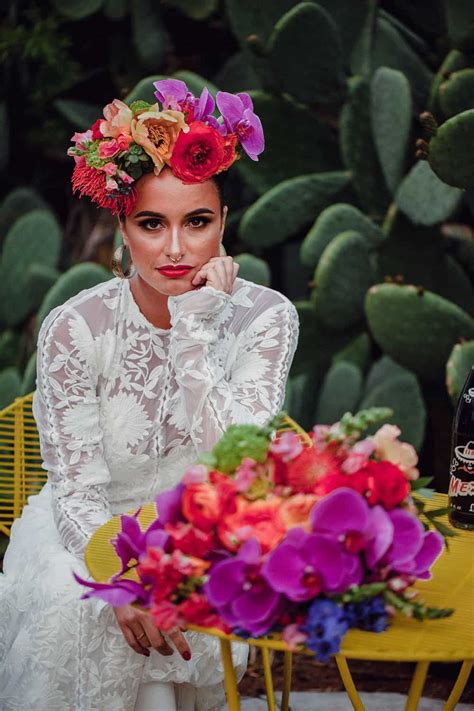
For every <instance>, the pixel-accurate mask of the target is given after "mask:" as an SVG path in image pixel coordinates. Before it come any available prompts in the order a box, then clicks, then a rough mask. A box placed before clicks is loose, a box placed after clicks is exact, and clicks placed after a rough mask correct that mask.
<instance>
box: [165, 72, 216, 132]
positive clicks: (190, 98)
mask: <svg viewBox="0 0 474 711" xmlns="http://www.w3.org/2000/svg"><path fill="white" fill-rule="evenodd" d="M153 86H154V87H155V88H156V89H157V91H155V97H156V98H157V99H158V101H160V102H161V103H162V105H163V109H173V110H174V111H183V112H184V113H188V114H189V115H188V119H187V122H188V123H190V122H191V121H202V122H203V123H207V124H209V125H210V126H213V127H214V128H219V124H218V122H217V119H216V118H214V116H213V115H212V113H213V111H214V109H215V106H216V103H215V101H214V98H213V96H212V94H210V93H209V89H207V88H206V87H204V88H203V90H202V91H201V96H200V97H199V99H196V97H195V96H194V94H192V93H191V92H190V91H189V89H188V87H187V86H186V84H185V82H184V81H181V80H180V79H162V80H161V81H155V82H153Z"/></svg>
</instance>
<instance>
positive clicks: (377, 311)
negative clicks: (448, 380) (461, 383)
mask: <svg viewBox="0 0 474 711" xmlns="http://www.w3.org/2000/svg"><path fill="white" fill-rule="evenodd" d="M365 311H366V314H367V320H368V323H369V327H370V330H371V333H372V335H373V337H374V339H375V340H376V342H377V343H378V344H379V346H380V347H381V348H382V349H383V350H384V352H385V353H387V354H388V355H389V356H391V357H392V358H394V360H396V361H397V362H398V363H400V364H401V365H403V366H405V367H406V368H408V369H410V370H412V371H413V372H414V373H417V374H418V375H419V376H420V378H422V379H423V380H427V381H430V380H431V381H432V380H437V379H439V378H443V377H444V371H445V367H446V361H447V360H448V357H449V354H450V352H451V350H452V349H453V347H454V346H455V345H456V343H458V342H459V341H461V339H471V338H474V319H472V318H471V317H470V316H469V314H467V313H466V312H465V311H463V310H462V309H460V308H459V307H458V306H455V305H454V304H452V303H451V302H449V301H447V300H446V299H443V298H441V297H440V296H438V295H437V294H433V293H432V292H430V291H424V289H423V288H420V287H415V286H398V285H395V284H377V285H376V286H373V287H371V288H370V289H369V291H368V293H367V297H366V300H365Z"/></svg>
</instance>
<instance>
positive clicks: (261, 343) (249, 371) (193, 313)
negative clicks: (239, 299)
mask: <svg viewBox="0 0 474 711" xmlns="http://www.w3.org/2000/svg"><path fill="white" fill-rule="evenodd" d="M230 298H231V295H230V294H227V293H225V292H223V291H220V290H217V289H214V288H213V287H207V286H206V287H202V288H201V289H198V290H195V291H191V292H186V293H185V294H180V295H179V296H178V297H170V298H169V299H168V308H169V310H170V313H171V322H172V325H173V328H172V331H171V334H172V335H171V360H172V363H173V366H174V368H175V372H176V379H177V382H178V385H179V388H180V390H181V394H182V402H183V407H184V410H185V414H186V419H187V422H188V426H189V430H190V435H191V438H192V440H193V442H194V444H195V445H196V448H197V450H198V452H200V451H208V450H210V449H212V448H213V446H214V444H215V443H216V442H217V441H218V439H219V438H220V437H221V435H222V434H223V432H224V431H225V429H226V427H227V426H228V425H229V424H233V423H253V424H258V425H263V424H265V423H266V422H268V420H269V419H271V417H273V416H274V415H275V414H277V413H278V411H279V410H280V409H281V407H282V405H283V401H284V399H285V388H286V382H287V378H288V372H289V369H290V366H291V363H292V360H293V356H294V353H295V350H296V346H297V342H298V334H299V322H298V314H297V311H296V309H295V307H294V306H293V304H292V303H291V302H289V301H288V300H287V299H285V298H283V297H282V296H281V295H279V294H277V293H276V292H274V291H270V290H268V291H261V292H260V293H259V295H258V296H257V299H256V301H255V303H253V304H252V305H251V306H250V308H249V309H248V315H246V316H245V317H244V319H243V321H242V323H241V324H240V326H239V329H238V332H237V333H234V334H232V336H231V338H232V340H233V341H234V342H233V343H231V344H230V349H231V351H232V350H233V351H234V355H231V361H232V365H231V366H230V367H229V368H227V367H225V366H224V367H223V366H222V365H221V364H219V363H217V362H216V360H215V358H213V356H212V348H213V345H214V344H215V343H216V341H217V340H218V338H219V332H218V325H219V316H220V314H221V311H222V309H223V308H224V306H225V305H226V304H227V302H228V301H229V299H230ZM247 298H248V297H247Z"/></svg>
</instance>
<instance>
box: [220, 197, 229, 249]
mask: <svg viewBox="0 0 474 711" xmlns="http://www.w3.org/2000/svg"><path fill="white" fill-rule="evenodd" d="M228 212H229V208H228V207H227V205H224V207H223V208H222V218H221V220H222V223H221V231H220V235H219V239H220V240H222V237H223V235H224V230H225V221H226V218H227V213H228Z"/></svg>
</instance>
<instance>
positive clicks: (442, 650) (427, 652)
mask: <svg viewBox="0 0 474 711" xmlns="http://www.w3.org/2000/svg"><path fill="white" fill-rule="evenodd" d="M445 505H446V496H445V495H443V494H436V495H435V496H434V497H433V498H432V499H431V500H430V501H429V502H428V503H427V509H430V508H439V507H441V506H445ZM130 513H132V512H130ZM155 516H156V509H155V506H154V504H153V503H150V504H146V505H145V506H144V507H143V508H142V511H141V513H140V515H139V521H140V524H141V525H142V528H146V527H147V526H148V525H149V524H150V523H151V521H152V520H153V519H154V518H155ZM444 523H445V524H446V525H449V524H448V521H447V518H446V519H445V521H444ZM119 530H120V516H114V518H113V519H111V520H110V521H108V522H107V523H106V524H105V525H104V526H101V528H99V529H98V530H97V531H96V532H95V533H94V535H93V536H92V538H91V540H90V541H89V544H88V546H87V549H86V555H85V560H86V564H87V567H88V569H89V571H90V573H91V575H92V577H93V578H94V579H95V580H96V581H98V582H107V581H108V580H109V578H110V577H111V576H112V575H114V573H116V572H117V571H118V570H119V569H120V562H119V559H118V557H117V556H116V554H115V551H114V549H113V547H112V545H111V544H110V540H111V539H112V538H113V537H114V536H115V535H116V534H117V533H118V531H119ZM457 533H458V536H457V537H456V538H452V539H450V542H449V548H450V550H449V552H445V553H444V554H443V555H442V556H441V557H440V558H439V559H438V561H437V562H436V563H435V565H434V568H433V578H432V580H430V581H426V582H422V581H420V582H419V583H417V585H416V586H415V588H416V589H418V590H419V591H420V594H421V597H422V599H423V600H424V601H425V602H426V604H427V605H429V606H431V607H453V608H455V612H454V614H453V615H452V616H451V617H448V618H445V619H441V620H427V621H425V622H419V621H418V620H414V619H409V618H407V617H405V616H403V615H399V614H397V615H396V618H395V620H394V622H393V624H392V626H391V627H390V628H389V630H387V631H386V632H383V633H378V634H377V633H373V632H362V631H359V630H350V631H349V632H348V633H347V635H346V636H345V637H344V640H343V644H342V647H341V651H340V653H339V654H338V655H336V663H337V666H338V669H339V672H340V674H341V678H342V681H343V683H344V686H345V689H346V691H347V694H348V696H349V698H350V700H351V702H352V705H353V707H354V709H355V711H364V705H363V704H362V701H361V699H360V697H359V694H358V692H357V689H356V686H355V683H354V680H353V678H352V675H351V673H350V670H349V666H348V661H347V660H350V659H365V660H373V661H397V662H400V661H404V662H410V661H411V662H416V663H417V664H416V667H415V672H414V675H413V679H412V683H411V686H410V690H409V693H408V697H407V702H406V706H405V711H415V709H417V707H418V702H419V700H420V697H421V694H422V691H423V686H424V682H425V679H426V675H427V673H428V667H429V664H430V662H432V661H442V662H462V666H461V670H460V672H459V675H458V678H457V680H456V682H455V684H454V686H453V689H452V691H451V694H450V696H449V698H448V700H447V701H446V703H445V705H444V707H443V711H451V710H452V709H454V708H455V706H456V704H457V703H458V701H459V698H460V696H461V694H462V692H463V690H464V688H465V686H466V683H467V680H468V678H469V673H470V671H471V668H472V663H473V660H474V565H473V563H474V532H469V531H457ZM134 575H136V574H134V573H133V572H132V573H131V574H130V577H133V576H134ZM189 629H193V630H196V631H199V632H203V633H204V634H212V635H215V636H217V637H219V638H220V641H221V642H220V643H221V652H222V660H223V664H224V669H225V686H226V693H227V701H228V706H229V711H239V709H240V704H239V694H238V690H237V683H236V678H235V672H234V668H233V665H232V656H231V641H240V642H241V641H245V642H247V643H248V644H251V645H255V646H257V647H260V649H261V654H262V664H263V672H264V678H265V686H266V690H267V704H268V709H269V711H275V709H276V704H275V696H274V692H273V682H272V674H271V662H270V654H269V652H270V650H272V649H273V650H276V651H281V652H283V654H284V682H283V696H282V706H281V708H282V711H286V710H287V709H288V700H289V694H290V690H291V665H292V652H290V651H288V648H287V646H286V644H285V643H284V642H282V641H281V640H278V639H272V638H261V639H247V640H243V639H242V638H240V637H236V636H233V635H225V634H223V633H222V632H220V631H218V630H210V629H207V628H202V627H197V626H195V625H189ZM295 653H301V654H311V652H309V651H306V650H304V649H298V651H297V652H295Z"/></svg>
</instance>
